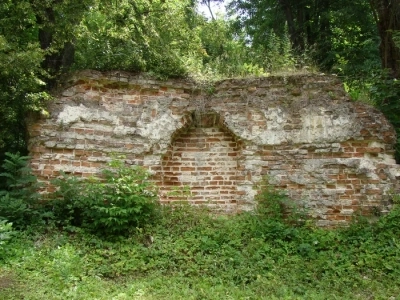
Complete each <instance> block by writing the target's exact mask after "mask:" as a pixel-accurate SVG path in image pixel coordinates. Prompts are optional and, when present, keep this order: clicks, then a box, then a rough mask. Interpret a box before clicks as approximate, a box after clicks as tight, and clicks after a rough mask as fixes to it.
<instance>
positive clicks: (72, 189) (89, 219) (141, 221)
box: [50, 160, 158, 234]
mask: <svg viewBox="0 0 400 300" xmlns="http://www.w3.org/2000/svg"><path fill="white" fill-rule="evenodd" d="M54 184H55V185H56V186H58V187H59V189H58V191H57V192H56V194H55V196H56V199H55V200H52V202H50V205H51V206H54V212H55V220H56V222H60V225H72V226H82V227H84V228H87V229H90V230H92V231H94V232H97V233H105V234H124V233H125V234H127V233H129V232H130V230H132V229H134V228H136V227H141V226H144V225H145V224H147V223H149V222H151V221H152V219H153V218H154V217H155V215H156V213H157V207H158V201H157V188H156V186H155V185H154V184H153V183H152V182H151V181H149V174H148V172H147V171H146V170H144V169H143V168H141V167H139V166H125V165H124V163H123V162H122V161H121V160H113V161H112V162H111V163H110V164H109V168H108V169H105V170H104V171H103V176H102V178H89V179H88V180H78V179H76V178H75V177H73V176H72V177H69V176H64V177H63V178H61V179H57V180H55V181H54Z"/></svg>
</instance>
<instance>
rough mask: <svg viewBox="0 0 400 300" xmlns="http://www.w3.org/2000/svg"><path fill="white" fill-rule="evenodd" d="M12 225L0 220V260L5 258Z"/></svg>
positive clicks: (11, 233)
mask: <svg viewBox="0 0 400 300" xmlns="http://www.w3.org/2000/svg"><path fill="white" fill-rule="evenodd" d="M13 233H14V232H13V229H12V223H10V222H8V221H7V220H0V260H3V259H5V258H6V248H7V243H8V241H9V240H10V239H11V237H12V235H13Z"/></svg>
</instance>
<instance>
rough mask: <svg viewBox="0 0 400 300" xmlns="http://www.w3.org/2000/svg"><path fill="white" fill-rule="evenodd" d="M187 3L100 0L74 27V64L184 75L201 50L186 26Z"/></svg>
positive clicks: (163, 74) (188, 6)
mask: <svg viewBox="0 0 400 300" xmlns="http://www.w3.org/2000/svg"><path fill="white" fill-rule="evenodd" d="M190 7H191V2H190V1H185V0H183V1H147V0H141V1H135V2H134V3H133V2H131V1H127V0H124V1H119V2H118V5H114V4H112V3H106V2H98V3H97V5H94V6H92V7H91V9H90V10H89V11H87V14H86V15H85V17H84V19H83V21H82V23H81V25H80V26H79V28H78V39H77V49H76V50H77V52H76V64H75V68H78V69H86V68H90V69H98V70H113V69H119V70H127V71H134V72H138V71H145V72H151V73H153V74H155V75H156V76H162V77H165V76H170V77H174V76H183V75H186V73H187V70H186V69H185V66H184V59H183V58H185V57H188V56H190V54H191V53H196V52H197V51H198V49H199V48H200V43H199V38H198V36H197V35H196V34H197V32H196V30H191V29H190V28H189V23H188V22H187V19H188V18H189V14H190Z"/></svg>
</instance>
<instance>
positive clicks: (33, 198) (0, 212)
mask: <svg viewBox="0 0 400 300" xmlns="http://www.w3.org/2000/svg"><path fill="white" fill-rule="evenodd" d="M6 157H7V158H6V159H5V160H4V162H3V164H2V169H3V170H4V172H3V173H1V174H0V178H2V179H1V180H3V183H4V189H3V190H0V219H6V220H8V221H10V222H12V223H13V224H14V226H15V228H23V227H26V226H28V225H32V224H33V223H37V222H39V220H40V219H41V217H42V216H41V212H40V209H41V205H40V195H39V193H38V192H37V191H38V189H39V187H40V184H39V183H38V182H37V178H36V176H34V175H33V174H32V171H31V169H30V168H29V167H28V161H29V157H28V156H21V155H19V153H16V154H12V153H8V152H7V153H6Z"/></svg>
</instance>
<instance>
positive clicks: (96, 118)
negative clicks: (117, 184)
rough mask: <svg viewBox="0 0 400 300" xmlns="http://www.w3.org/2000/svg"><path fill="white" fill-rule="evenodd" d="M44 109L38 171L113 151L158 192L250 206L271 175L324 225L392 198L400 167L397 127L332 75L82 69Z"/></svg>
mask: <svg viewBox="0 0 400 300" xmlns="http://www.w3.org/2000/svg"><path fill="white" fill-rule="evenodd" d="M48 110H49V112H50V117H49V118H40V117H37V116H36V117H34V116H32V118H30V120H29V121H28V122H29V133H30V140H29V147H30V148H29V149H30V152H31V156H32V160H31V165H32V168H33V169H34V171H35V172H36V174H37V175H38V177H39V178H40V179H41V180H42V181H44V182H49V180H50V179H51V178H54V177H57V176H58V175H59V172H60V171H61V170H62V171H64V172H67V173H71V174H75V175H77V176H82V177H86V176H90V175H94V174H97V173H98V172H99V169H100V168H101V167H102V166H104V165H105V163H106V162H107V161H109V160H110V154H111V153H120V154H124V155H125V156H126V163H127V164H138V165H142V166H144V167H146V168H148V169H149V170H150V171H151V172H152V173H153V180H155V181H156V182H157V184H158V185H159V186H160V201H162V202H163V203H170V202H173V201H189V202H190V203H193V204H207V205H210V206H214V207H216V208H217V209H220V210H224V211H229V212H234V211H240V210H247V209H251V208H252V206H253V205H254V195H255V193H256V190H255V189H254V187H255V186H256V185H257V184H258V183H260V181H261V180H262V178H263V177H267V178H268V180H269V182H270V183H271V184H273V185H274V186H276V187H278V188H282V189H284V190H286V191H287V193H288V195H289V196H290V197H291V198H292V199H294V200H296V201H299V202H304V203H305V204H306V206H308V207H309V208H310V212H311V213H312V214H313V215H314V216H315V217H316V219H317V220H318V224H319V225H321V226H325V225H327V226H331V225H337V224H340V223H343V222H347V221H348V220H349V219H350V218H351V216H352V214H353V213H354V212H355V211H362V212H364V213H368V212H369V211H371V210H377V209H378V210H386V209H388V207H390V205H389V204H390V192H391V191H392V190H393V189H396V188H397V183H398V178H399V175H400V170H399V167H398V165H396V164H395V162H394V159H393V145H394V142H395V139H396V137H395V133H394V130H393V128H392V127H391V126H390V124H389V123H388V122H387V120H386V119H385V118H384V117H383V116H382V114H381V113H380V112H378V111H377V110H375V109H374V108H372V107H369V106H367V105H364V104H361V103H354V102H351V101H350V100H349V99H348V97H347V95H346V94H345V93H344V91H343V88H342V85H341V83H340V82H339V81H338V80H337V79H336V78H334V77H330V76H320V75H301V76H300V75H299V76H291V77H269V78H257V79H247V80H245V79H242V80H226V81H221V82H218V83H216V84H215V85H213V86H201V85H199V84H196V83H195V82H191V81H184V80H168V81H157V80H153V79H149V78H145V77H143V76H141V75H133V74H128V73H121V72H114V73H99V72H93V71H86V72H81V73H79V74H76V75H75V76H74V77H72V78H71V79H70V80H69V81H67V82H66V85H65V87H64V88H63V89H62V90H61V91H60V92H59V95H58V96H57V99H56V100H55V101H54V102H53V103H51V105H50V106H49V108H48ZM51 189H52V187H51V186H50V185H48V186H47V190H48V191H51Z"/></svg>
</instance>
